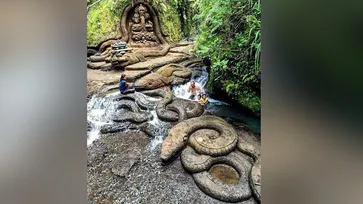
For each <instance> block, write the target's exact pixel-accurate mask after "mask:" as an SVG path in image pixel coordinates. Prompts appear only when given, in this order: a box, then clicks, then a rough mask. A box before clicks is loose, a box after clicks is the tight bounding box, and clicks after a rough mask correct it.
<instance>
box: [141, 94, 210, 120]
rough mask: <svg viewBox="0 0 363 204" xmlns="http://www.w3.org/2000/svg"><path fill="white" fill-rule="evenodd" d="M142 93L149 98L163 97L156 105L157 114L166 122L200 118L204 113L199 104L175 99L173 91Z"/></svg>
mask: <svg viewBox="0 0 363 204" xmlns="http://www.w3.org/2000/svg"><path fill="white" fill-rule="evenodd" d="M142 93H143V94H145V95H148V96H158V97H162V100H161V101H159V102H158V103H157V105H156V114H157V116H158V117H159V118H160V119H161V120H164V121H170V122H176V121H182V120H185V119H187V118H192V117H198V116H200V115H202V114H203V112H204V108H203V106H202V105H200V104H199V103H197V102H195V101H189V100H184V99H179V98H175V97H174V96H173V93H172V92H171V91H166V90H163V89H156V90H148V91H143V92H142Z"/></svg>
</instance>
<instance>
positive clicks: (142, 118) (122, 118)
mask: <svg viewBox="0 0 363 204" xmlns="http://www.w3.org/2000/svg"><path fill="white" fill-rule="evenodd" d="M149 119H152V115H151V114H150V113H142V112H132V111H128V110H124V111H118V112H116V113H115V114H114V115H113V117H112V120H113V121H115V122H119V123H122V122H133V123H142V122H146V121H148V120H149Z"/></svg>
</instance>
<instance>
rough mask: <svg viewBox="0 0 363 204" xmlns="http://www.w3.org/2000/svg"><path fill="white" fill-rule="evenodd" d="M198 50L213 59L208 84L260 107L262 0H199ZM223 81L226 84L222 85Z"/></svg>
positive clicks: (237, 99) (254, 106) (196, 17)
mask: <svg viewBox="0 0 363 204" xmlns="http://www.w3.org/2000/svg"><path fill="white" fill-rule="evenodd" d="M193 3H194V6H196V7H197V9H198V13H197V14H196V15H194V17H193V20H194V21H195V22H197V23H198V24H199V34H198V36H197V43H196V48H195V51H196V53H197V54H198V55H199V56H201V57H209V58H210V59H211V60H212V66H211V73H210V80H209V84H208V87H209V88H210V89H211V90H212V91H214V92H217V91H224V92H226V93H227V94H228V95H230V97H232V98H233V99H235V100H236V101H238V102H239V103H241V104H242V105H245V106H246V107H248V108H250V109H252V110H253V111H255V112H259V111H260V103H261V102H260V101H261V100H260V82H261V68H260V55H261V4H260V1H259V0H195V1H194V2H193ZM220 85H222V86H220Z"/></svg>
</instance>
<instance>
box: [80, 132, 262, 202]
mask: <svg viewBox="0 0 363 204" xmlns="http://www.w3.org/2000/svg"><path fill="white" fill-rule="evenodd" d="M151 140H152V138H149V137H147V136H146V135H145V134H144V133H142V132H128V133H116V134H109V135H104V136H102V137H101V139H99V140H97V141H95V142H94V143H93V145H92V146H89V147H88V151H87V153H88V165H87V174H88V178H87V180H88V185H87V191H88V201H89V203H94V204H96V203H97V204H98V203H102V204H103V203H118V204H119V203H148V204H154V203H155V204H156V203H163V204H168V203H172V204H178V203H205V204H217V203H225V202H222V201H219V200H216V199H214V198H211V197H209V196H207V195H206V194H204V193H203V192H202V191H201V190H199V188H198V187H197V186H196V184H195V183H194V181H193V178H192V176H191V175H189V174H188V173H186V172H185V171H184V169H183V167H182V165H181V163H180V159H179V158H177V159H176V160H174V161H173V162H172V163H171V164H168V165H162V163H161V162H160V159H159V154H160V147H161V145H159V146H158V147H157V148H156V149H155V150H153V151H151V150H150V148H149V144H150V141H151ZM252 203H256V202H255V201H254V199H253V198H251V199H250V200H248V201H246V202H243V204H252Z"/></svg>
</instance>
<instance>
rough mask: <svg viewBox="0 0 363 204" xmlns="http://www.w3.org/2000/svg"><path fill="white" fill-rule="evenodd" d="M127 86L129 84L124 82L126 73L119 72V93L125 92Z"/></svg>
mask: <svg viewBox="0 0 363 204" xmlns="http://www.w3.org/2000/svg"><path fill="white" fill-rule="evenodd" d="M128 87H129V84H128V83H127V82H126V74H121V79H120V85H119V88H120V92H121V94H125V92H126V90H127V88H128Z"/></svg>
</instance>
